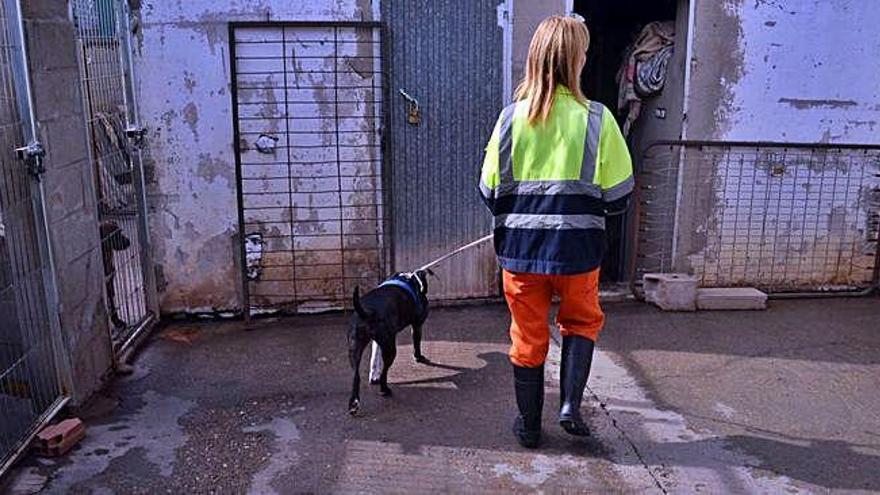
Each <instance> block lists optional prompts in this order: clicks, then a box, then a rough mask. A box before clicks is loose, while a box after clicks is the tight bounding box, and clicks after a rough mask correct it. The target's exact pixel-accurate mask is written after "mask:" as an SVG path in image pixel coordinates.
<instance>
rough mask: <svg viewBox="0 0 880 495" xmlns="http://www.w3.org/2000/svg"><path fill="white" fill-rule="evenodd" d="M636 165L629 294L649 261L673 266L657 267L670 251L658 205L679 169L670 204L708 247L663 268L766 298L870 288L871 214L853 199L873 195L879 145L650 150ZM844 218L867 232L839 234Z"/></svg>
mask: <svg viewBox="0 0 880 495" xmlns="http://www.w3.org/2000/svg"><path fill="white" fill-rule="evenodd" d="M661 150H665V151H668V153H666V154H664V153H662V152H661V153H659V154H658V153H656V152H657V151H661ZM655 155H659V158H658V156H655ZM676 156H686V157H687V159H686V160H684V161H680V162H676ZM649 160H650V162H649ZM657 160H659V161H657ZM642 162H643V163H642V170H640V171H639V187H638V189H637V199H638V201H637V203H638V204H637V207H638V208H639V215H638V218H639V221H638V227H637V228H636V229H633V232H634V234H633V236H634V237H635V238H636V239H637V242H636V243H635V244H634V248H635V250H636V252H635V255H634V256H633V258H635V259H636V260H637V266H636V267H635V268H631V269H630V273H631V274H633V280H632V286H633V287H635V285H636V280H635V276H637V274H638V273H640V271H641V269H642V268H641V266H642V265H643V266H646V267H648V268H647V269H652V270H653V269H656V268H652V267H654V266H655V265H652V263H653V262H652V261H651V260H652V259H654V260H661V264H660V267H661V268H663V269H665V268H668V266H674V265H667V264H666V263H665V262H664V261H662V260H663V259H665V256H666V255H665V252H666V250H667V249H670V248H671V247H672V246H671V245H669V246H667V245H664V244H663V242H662V239H663V235H662V234H663V232H661V230H662V226H663V225H665V224H664V222H666V219H665V218H663V217H664V215H665V209H664V208H665V206H664V205H665V204H666V203H668V202H669V201H668V199H665V198H668V196H663V195H668V194H669V193H670V191H672V189H670V185H671V181H670V180H667V178H668V179H671V178H673V177H674V176H675V175H677V174H680V173H681V171H682V169H683V168H684V167H687V170H688V172H687V176H688V180H687V181H686V182H684V183H682V187H683V188H684V189H682V190H681V193H682V195H683V197H682V198H681V199H679V200H677V203H679V205H680V208H685V210H686V211H687V214H688V215H696V216H694V217H693V218H689V219H688V221H689V222H694V223H688V225H689V227H688V228H691V227H690V226H691V225H692V226H694V227H696V228H698V229H702V230H700V232H702V234H701V235H702V236H703V237H705V238H706V240H707V242H708V243H707V244H705V246H704V245H703V244H702V241H701V243H700V244H697V245H692V246H691V247H690V248H689V250H690V251H689V252H683V253H681V256H679V257H676V258H673V260H672V261H673V263H678V258H680V257H682V256H685V255H686V256H687V260H684V261H687V263H688V264H690V265H691V268H692V269H693V270H694V273H695V274H697V275H699V276H700V278H701V280H702V283H703V284H704V285H709V286H712V285H717V284H721V285H754V286H758V287H759V288H762V289H764V290H766V291H768V292H770V293H771V294H773V295H776V294H781V293H785V294H796V295H803V294H807V293H809V294H835V295H841V294H850V295H862V294H864V293H865V292H866V291H867V290H868V289H869V288H871V289H873V288H875V287H877V286H878V280H880V273H878V272H880V248H878V244H880V242H878V240H877V239H875V238H878V237H880V227H878V226H876V225H875V223H876V221H875V220H874V219H875V218H880V205H876V204H874V203H872V202H870V201H867V200H865V198H863V196H862V195H863V194H868V193H867V192H866V191H871V190H878V189H880V173H878V171H877V169H878V164H880V145H859V144H854V143H847V144H840V145H837V144H830V143H819V144H813V143H765V142H741V141H688V140H678V141H660V142H655V143H652V144H651V145H650V146H648V148H646V150H645V152H644V154H643V155H642ZM643 181H644V183H642V182H643ZM656 188H663V189H659V190H654V189H656ZM676 189H678V188H676ZM646 193H649V194H648V195H647V196H646ZM854 197H855V199H853V198H854ZM700 198H702V199H700ZM713 198H714V199H713ZM706 204H712V205H714V206H713V207H712V209H711V210H707V207H706V206H705V205H706ZM854 209H858V211H855V210H854ZM673 211H677V210H676V209H675V208H673ZM683 211H684V210H681V211H679V213H676V214H673V215H672V216H673V217H678V216H679V215H680V214H682V212H683ZM703 215H705V218H703ZM854 215H859V218H862V217H861V216H862V215H867V225H868V228H867V229H865V228H862V227H847V226H851V225H854V222H855V217H854ZM676 219H677V218H676ZM826 219H827V222H826ZM696 222H699V223H696ZM861 222H862V220H858V222H856V223H859V224H861ZM835 225H839V226H841V227H835ZM700 226H702V227H700ZM835 229H842V230H835ZM854 229H855V230H854ZM780 236H782V238H780ZM672 242H676V243H677V242H679V240H678V239H674V240H673V241H672ZM682 242H684V241H682ZM866 260H870V261H866ZM871 263H873V265H872V264H871Z"/></svg>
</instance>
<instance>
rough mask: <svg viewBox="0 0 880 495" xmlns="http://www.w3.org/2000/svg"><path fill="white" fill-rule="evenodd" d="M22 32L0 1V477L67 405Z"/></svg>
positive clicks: (7, 0)
mask: <svg viewBox="0 0 880 495" xmlns="http://www.w3.org/2000/svg"><path fill="white" fill-rule="evenodd" d="M22 29H23V23H22V19H21V11H20V5H19V3H18V0H3V1H0V475H2V473H3V472H5V471H6V469H7V468H8V467H9V466H10V465H11V463H12V462H13V461H14V460H15V458H16V457H17V456H18V455H19V454H21V453H22V452H23V451H24V449H25V448H26V447H27V445H28V442H29V440H30V438H31V437H32V436H33V435H34V433H36V431H37V430H38V429H39V427H40V426H41V425H42V424H44V423H45V422H46V421H48V420H49V419H50V418H51V417H52V416H53V415H54V414H55V413H56V412H57V411H58V410H59V409H60V408H61V407H62V406H63V405H64V404H65V402H66V401H67V397H66V396H65V395H64V392H63V380H62V376H63V375H66V374H65V372H64V371H62V370H66V368H65V367H64V366H63V363H62V359H61V357H60V347H61V343H60V329H59V321H58V306H57V303H56V297H57V296H56V292H55V277H54V269H53V262H52V254H51V251H50V249H49V244H48V233H47V230H46V219H45V211H44V200H43V189H42V183H41V182H40V178H41V175H42V173H43V167H42V145H41V144H40V143H39V142H38V141H36V126H35V124H34V115H33V105H32V102H31V96H30V95H31V93H30V80H29V74H28V69H27V57H26V54H25V53H26V52H25V46H24V43H23V41H24V36H23V32H22Z"/></svg>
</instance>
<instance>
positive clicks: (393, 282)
mask: <svg viewBox="0 0 880 495" xmlns="http://www.w3.org/2000/svg"><path fill="white" fill-rule="evenodd" d="M388 286H394V287H400V288H401V289H403V290H405V291H406V293H407V294H409V297H411V298H412V300H413V303H415V305H416V312H418V314H419V315H420V316H421V315H422V314H423V313H424V311H425V307H424V304H422V298H421V297H420V294H418V293H416V291H415V290H414V289H413V288H412V286H411V285H409V284H408V283H407V282H406V281H405V280H402V279H401V278H400V276H399V275H395V276H394V277H391V278H389V279H388V280H386V281H384V282H382V283H381V284H379V287H388Z"/></svg>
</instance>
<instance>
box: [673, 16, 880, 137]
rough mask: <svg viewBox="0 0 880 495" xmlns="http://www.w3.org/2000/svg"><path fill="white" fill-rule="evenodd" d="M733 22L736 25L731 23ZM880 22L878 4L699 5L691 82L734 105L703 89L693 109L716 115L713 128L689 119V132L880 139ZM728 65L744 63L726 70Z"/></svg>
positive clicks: (709, 135)
mask: <svg viewBox="0 0 880 495" xmlns="http://www.w3.org/2000/svg"><path fill="white" fill-rule="evenodd" d="M709 4H715V5H709ZM719 9H722V10H723V11H724V14H727V15H726V17H727V18H728V19H724V18H723V17H725V16H723V15H719V14H721V13H720V12H719V11H718V10H719ZM730 19H732V20H733V21H735V24H736V26H734V27H733V28H731V29H727V27H728V26H729V25H730V22H729V20H730ZM878 26H880V3H878V2H876V1H873V0H871V1H865V0H833V1H818V0H784V1H783V0H724V1H720V2H699V3H698V4H697V9H696V19H695V29H696V31H697V32H696V37H695V46H694V53H695V56H696V59H695V60H694V61H693V63H694V64H695V70H694V74H693V77H692V79H691V84H692V85H693V86H694V87H695V88H697V92H698V93H699V92H700V89H699V88H701V87H702V88H703V91H704V92H705V91H711V90H710V89H709V88H707V86H718V85H720V86H721V87H722V88H723V90H724V92H725V93H726V95H725V96H726V97H727V101H726V102H721V105H718V104H717V103H718V102H717V101H716V102H714V103H715V104H714V105H713V101H712V100H711V99H710V100H701V99H700V98H699V94H698V95H697V101H696V102H694V101H692V102H690V103H691V105H690V110H691V114H692V115H693V116H694V117H695V119H696V120H695V121H696V122H705V120H704V119H703V118H701V117H700V115H699V114H704V115H706V117H708V116H709V114H714V121H715V122H714V124H715V125H714V126H709V127H708V128H706V127H705V126H703V127H701V126H700V125H692V126H690V129H689V130H690V131H691V132H689V134H688V135H689V136H691V137H709V138H717V139H726V140H746V141H753V140H754V141H758V140H760V141H784V142H793V141H803V142H816V141H821V142H836V143H840V142H848V143H880V133H878V130H880V129H878V125H880V58H878V57H877V54H878V53H880V28H878ZM711 38H722V39H721V40H717V39H714V40H713V39H711ZM724 38H728V40H725V39H724ZM723 45H726V46H727V50H724V51H721V52H719V51H717V50H713V48H714V47H718V46H723ZM730 63H733V64H735V65H736V66H737V67H735V68H734V69H733V70H731V68H729V67H727V68H725V67H723V65H727V64H730ZM694 103H697V104H702V105H703V106H702V107H700V106H699V105H695V104H694ZM719 109H720V111H719Z"/></svg>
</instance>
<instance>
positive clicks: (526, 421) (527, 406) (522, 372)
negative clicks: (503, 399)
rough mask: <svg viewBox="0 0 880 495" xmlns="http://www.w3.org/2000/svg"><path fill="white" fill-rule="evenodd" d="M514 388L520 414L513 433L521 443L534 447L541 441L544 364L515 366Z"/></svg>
mask: <svg viewBox="0 0 880 495" xmlns="http://www.w3.org/2000/svg"><path fill="white" fill-rule="evenodd" d="M513 381H514V389H515V390H516V405H517V407H519V415H518V416H517V417H516V420H515V421H514V422H513V434H514V435H515V436H516V440H517V441H518V442H519V444H520V445H522V446H523V447H525V448H527V449H534V448H536V447H538V444H540V443H541V410H542V409H543V408H544V365H541V366H540V367H538V368H522V367H519V366H516V365H514V366H513Z"/></svg>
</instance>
